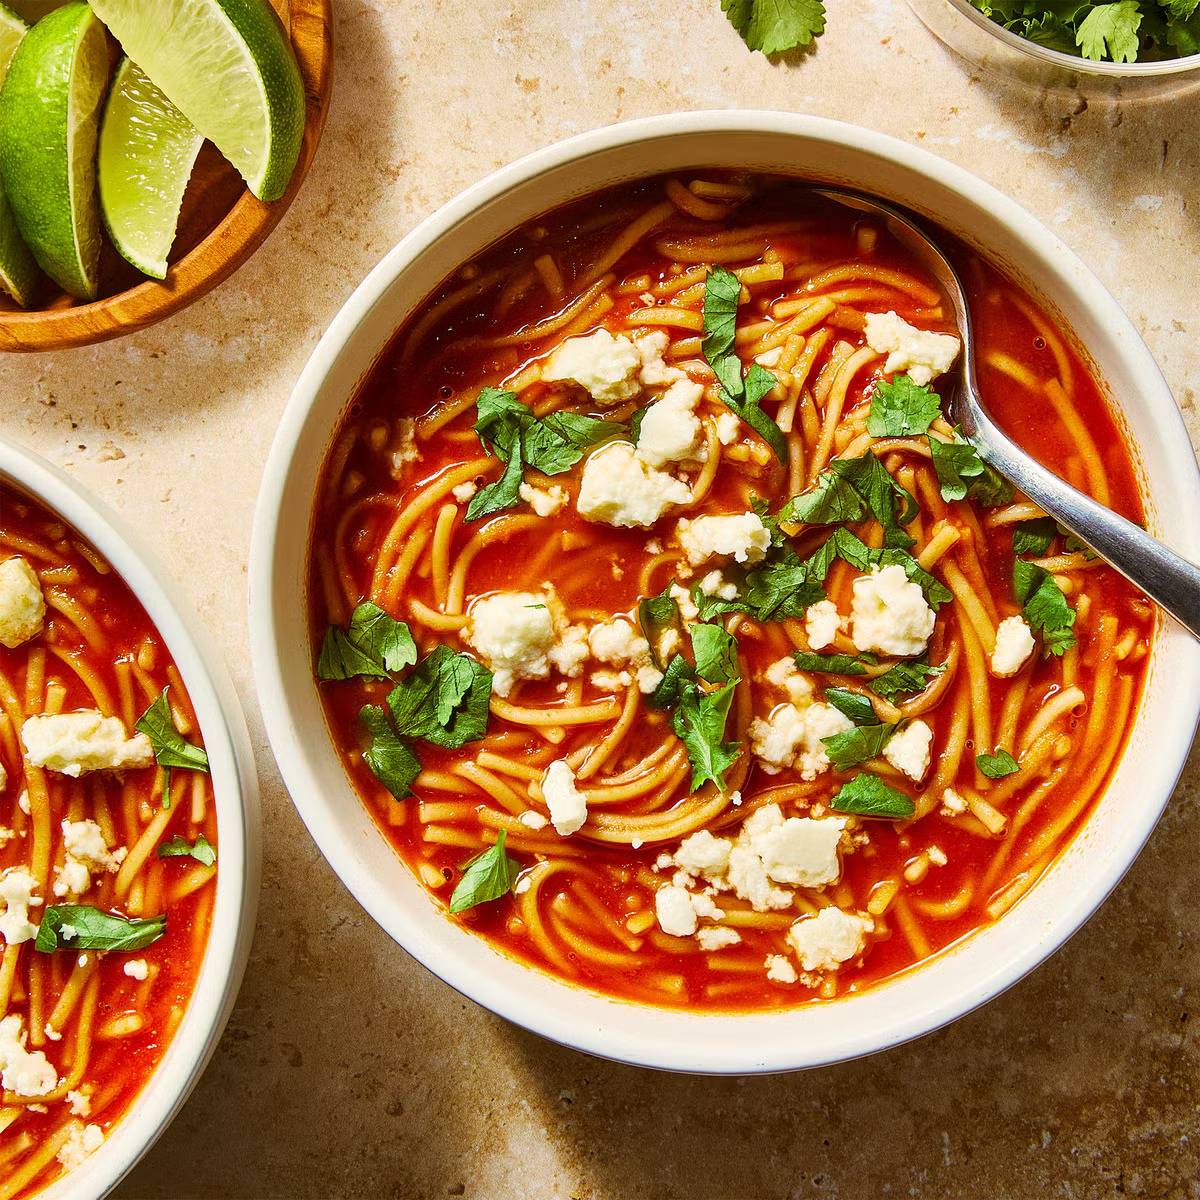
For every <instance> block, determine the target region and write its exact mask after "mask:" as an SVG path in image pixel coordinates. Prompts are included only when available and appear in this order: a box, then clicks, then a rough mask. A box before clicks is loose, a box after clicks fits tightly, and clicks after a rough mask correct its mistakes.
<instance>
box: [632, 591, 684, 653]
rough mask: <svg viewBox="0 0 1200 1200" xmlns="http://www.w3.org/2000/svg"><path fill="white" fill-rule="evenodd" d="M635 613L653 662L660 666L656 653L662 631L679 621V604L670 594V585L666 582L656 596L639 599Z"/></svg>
mask: <svg viewBox="0 0 1200 1200" xmlns="http://www.w3.org/2000/svg"><path fill="white" fill-rule="evenodd" d="M637 613H638V624H639V625H640V626H641V627H642V634H643V635H644V637H645V639H646V641H648V642H649V643H650V654H651V655H652V657H653V658H654V661H655V663H656V664H657V665H658V666H660V667H661V666H662V663H661V662H660V661H659V655H658V645H659V642H660V641H662V635H663V633H664V632H665V631H666V630H667V629H671V628H673V627H674V626H675V625H676V624H677V623H678V622H679V605H678V604H676V603H675V597H674V596H672V595H671V585H670V584H669V583H668V584H667V586H666V587H665V588H663V590H662V591H661V592H659V593H658V595H657V596H649V597H647V598H645V599H643V600H639V601H638V606H637Z"/></svg>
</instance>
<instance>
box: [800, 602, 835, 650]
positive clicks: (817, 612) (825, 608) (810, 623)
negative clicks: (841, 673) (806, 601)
mask: <svg viewBox="0 0 1200 1200" xmlns="http://www.w3.org/2000/svg"><path fill="white" fill-rule="evenodd" d="M841 627H842V616H841V613H839V612H838V610H837V605H836V604H834V602H833V601H832V600H818V601H817V602H816V604H810V605H809V606H808V608H807V609H805V611H804V634H805V636H806V637H807V638H808V645H809V648H810V649H812V650H824V649H825V647H826V646H828V645H829V644H830V643H831V642H832V641H833V639H834V638H835V637H837V634H838V630H839V629H841Z"/></svg>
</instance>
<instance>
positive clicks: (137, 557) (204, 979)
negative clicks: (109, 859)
mask: <svg viewBox="0 0 1200 1200" xmlns="http://www.w3.org/2000/svg"><path fill="white" fill-rule="evenodd" d="M0 481H3V482H6V483H10V484H12V485H14V486H15V487H17V488H18V489H20V490H23V491H25V492H27V493H28V494H30V495H32V496H33V497H35V498H36V499H38V500H40V501H41V502H42V503H43V504H45V505H46V507H47V508H49V509H52V510H53V511H54V512H55V513H57V514H58V515H59V516H60V517H62V519H63V520H64V521H65V522H66V523H67V524H68V525H71V526H72V527H73V528H75V529H76V530H78V531H79V533H81V534H82V535H83V536H84V537H85V538H86V539H87V540H88V541H89V542H91V543H92V545H93V546H95V547H96V549H97V550H99V551H100V553H101V554H102V555H103V556H104V557H105V558H106V559H107V560H108V561H109V563H111V564H112V567H113V569H114V570H115V571H116V572H117V574H118V575H120V576H121V578H122V579H124V580H125V582H126V583H127V584H128V585H129V587H130V588H131V589H132V590H133V593H134V595H136V596H137V598H138V600H139V601H140V602H141V604H142V606H143V607H144V608H145V610H146V612H147V613H148V614H149V616H150V620H151V621H152V622H153V623H154V626H155V628H156V629H157V630H158V631H159V633H160V634H161V635H162V637H163V640H164V641H165V642H166V645H167V648H168V649H169V650H170V653H171V657H172V658H173V659H174V660H175V663H176V664H177V665H178V667H179V671H180V674H181V675H182V676H183V681H184V683H185V684H186V685H187V690H188V695H189V697H190V698H191V701H192V705H193V706H194V708H195V710H196V716H197V718H198V719H199V722H200V728H201V729H202V730H203V732H204V744H205V747H206V749H207V751H208V761H209V769H210V771H211V773H212V781H213V790H214V794H215V795H216V800H217V848H218V853H219V855H220V859H219V862H218V871H217V899H216V904H215V906H214V908H213V918H212V931H211V933H210V935H209V941H208V949H207V951H206V952H205V955H204V962H203V964H202V965H201V968H200V977H199V979H198V980H197V983H196V990H195V992H194V994H193V995H192V999H191V1003H190V1004H189V1005H188V1008H187V1013H186V1015H185V1016H184V1018H183V1022H182V1024H181V1025H180V1026H179V1029H178V1031H177V1032H176V1034H175V1037H174V1038H173V1039H172V1041H171V1044H170V1046H168V1047H167V1052H166V1053H165V1054H164V1055H163V1058H162V1061H161V1062H160V1063H159V1065H158V1069H157V1070H156V1071H155V1072H154V1074H153V1075H152V1076H151V1077H150V1080H149V1082H148V1083H147V1084H146V1086H145V1088H143V1090H142V1092H141V1093H140V1095H138V1097H137V1098H136V1099H135V1100H134V1102H133V1104H132V1105H131V1106H130V1108H129V1111H128V1112H127V1113H126V1114H125V1116H124V1117H122V1118H121V1120H120V1121H119V1122H118V1123H117V1124H116V1125H115V1126H114V1127H113V1129H112V1131H111V1133H109V1135H108V1136H107V1137H106V1138H105V1140H104V1144H103V1145H102V1146H101V1147H100V1149H99V1150H97V1151H96V1153H95V1154H93V1155H91V1156H90V1157H89V1158H88V1160H87V1162H86V1163H85V1164H84V1165H83V1166H82V1167H80V1168H79V1169H78V1170H75V1171H71V1172H68V1173H67V1174H66V1175H64V1176H62V1178H60V1179H59V1180H57V1181H56V1182H55V1183H53V1184H51V1186H50V1187H48V1188H46V1189H45V1191H43V1192H40V1193H39V1200H95V1197H97V1196H103V1195H105V1194H106V1193H107V1192H109V1191H110V1190H111V1189H112V1188H114V1187H115V1186H116V1185H117V1184H118V1183H119V1182H120V1181H121V1179H122V1178H124V1176H125V1175H126V1174H127V1173H128V1172H129V1171H131V1170H132V1169H133V1167H134V1166H135V1165H136V1164H137V1162H138V1160H139V1159H140V1158H141V1157H142V1155H143V1154H145V1153H146V1151H147V1150H149V1149H150V1147H151V1146H152V1145H153V1144H154V1142H155V1141H156V1140H157V1138H158V1136H159V1135H160V1134H161V1133H162V1132H163V1131H164V1130H165V1129H166V1127H167V1126H168V1125H169V1124H170V1123H171V1120H172V1118H173V1117H174V1116H175V1114H176V1113H177V1112H178V1111H179V1110H180V1108H182V1107H183V1102H184V1101H185V1100H186V1099H187V1098H188V1095H189V1094H190V1092H191V1090H192V1088H193V1087H195V1085H196V1083H197V1081H198V1080H199V1078H200V1075H201V1074H202V1072H203V1071H204V1068H205V1066H206V1065H207V1063H208V1060H209V1058H210V1057H211V1056H212V1052H213V1050H214V1049H215V1048H216V1045H217V1041H218V1039H219V1038H220V1036H221V1031H222V1030H223V1029H224V1028H225V1022H226V1021H227V1020H228V1019H229V1014H230V1012H231V1011H232V1009H233V1002H234V1000H235V999H236V997H237V991H238V987H239V986H240V985H241V982H242V975H243V973H244V972H245V969H246V959H247V958H248V956H249V954H250V940H251V937H252V936H253V933H254V918H255V914H256V912H257V909H258V889H259V875H260V868H261V859H262V853H261V849H262V848H261V838H262V825H261V820H260V817H259V808H258V779H257V776H256V773H255V769H254V757H253V754H252V752H251V749H250V738H249V735H248V734H247V731H246V720H245V717H244V716H243V715H242V710H241V706H240V704H239V703H238V699H237V695H236V693H235V692H234V690H233V684H232V683H231V682H230V680H229V677H228V675H227V674H226V672H225V668H224V665H223V664H222V662H221V658H220V654H219V653H218V652H217V650H216V648H215V647H214V646H212V645H211V644H210V643H209V640H208V637H207V635H206V634H205V633H204V632H203V630H202V628H201V627H200V624H199V622H198V621H197V620H196V618H195V617H194V616H193V615H192V614H191V612H190V607H189V605H188V602H187V600H186V599H185V597H184V596H183V594H182V593H181V592H180V591H179V589H178V588H177V587H176V586H175V585H174V584H173V583H172V582H171V581H170V579H169V577H168V575H167V572H166V570H165V569H164V568H163V567H162V566H161V565H160V564H159V563H158V562H157V560H156V558H155V556H154V554H153V553H152V552H151V551H149V550H148V549H147V548H146V547H145V546H144V545H142V544H141V543H140V539H139V538H138V536H137V534H136V533H134V532H133V531H131V530H130V529H129V528H128V527H127V526H126V525H125V523H124V522H123V521H122V520H121V519H120V518H119V517H117V516H116V514H114V513H113V512H112V511H110V510H109V509H108V508H107V507H105V506H104V505H102V504H101V503H100V502H99V501H97V500H96V499H95V498H94V497H92V496H89V495H88V494H87V493H86V492H85V491H84V490H83V489H82V488H80V487H79V485H78V484H76V483H75V482H74V481H73V480H72V479H70V478H69V477H68V476H67V475H65V474H64V473H63V472H62V471H60V470H59V469H58V468H57V467H54V466H51V465H50V464H49V463H48V462H46V461H45V460H44V459H42V458H39V457H38V456H37V455H36V454H33V453H31V452H30V451H28V450H25V449H22V448H21V447H20V446H18V445H16V444H15V443H13V442H11V441H8V440H7V439H5V438H0Z"/></svg>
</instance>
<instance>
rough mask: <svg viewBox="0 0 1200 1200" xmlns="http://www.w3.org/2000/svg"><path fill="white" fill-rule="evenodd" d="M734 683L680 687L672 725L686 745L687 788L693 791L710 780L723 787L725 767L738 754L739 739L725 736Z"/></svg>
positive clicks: (733, 760)
mask: <svg viewBox="0 0 1200 1200" xmlns="http://www.w3.org/2000/svg"><path fill="white" fill-rule="evenodd" d="M736 686H737V683H736V681H735V682H732V683H727V684H725V686H724V687H721V688H718V689H717V690H716V691H714V692H709V691H705V690H704V689H702V688H701V687H700V686H699V685H698V684H695V683H690V684H689V683H685V684H683V685H682V686H681V687H680V689H679V703H678V705H677V706H676V708H675V712H674V714H673V715H672V718H671V725H672V728H673V729H674V730H675V733H676V734H677V736H678V737H679V740H680V741H681V742H683V744H684V746H685V748H686V749H687V753H688V759H689V760H690V761H691V764H692V784H691V788H690V790H691V791H693V792H694V791H696V789H697V788H699V787H700V786H701V785H703V784H705V783H707V782H709V781H710V780H711V781H712V782H713V783H715V784H716V786H717V787H718V788H719V789H722V790H723V789H724V787H725V771H726V770H727V769H728V768H729V767H731V766H732V765H733V763H734V762H735V761H736V759H737V757H738V755H739V754H741V749H742V748H741V746H740V745H739V743H737V742H727V741H725V740H724V737H725V724H726V719H727V718H728V716H729V706H730V704H731V703H732V702H733V693H734V689H735V688H736Z"/></svg>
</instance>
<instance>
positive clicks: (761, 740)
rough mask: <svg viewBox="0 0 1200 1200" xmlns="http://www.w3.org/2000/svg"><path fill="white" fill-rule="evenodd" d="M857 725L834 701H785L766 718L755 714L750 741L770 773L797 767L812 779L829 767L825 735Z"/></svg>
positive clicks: (751, 725) (756, 754)
mask: <svg viewBox="0 0 1200 1200" xmlns="http://www.w3.org/2000/svg"><path fill="white" fill-rule="evenodd" d="M853 727H854V723H853V722H852V721H851V720H850V719H849V718H848V717H847V716H846V715H845V714H844V713H842V712H839V711H838V710H837V709H836V708H834V707H833V706H832V705H831V704H805V705H804V706H803V707H801V706H800V705H797V704H781V705H780V706H779V707H778V708H776V709H774V710H773V711H772V712H771V713H770V714H769V715H768V716H767V717H766V719H765V720H764V719H763V718H762V717H755V719H754V720H753V721H752V722H751V723H750V745H751V748H752V749H753V751H754V755H755V757H756V758H757V759H758V761H759V764H760V765H761V766H762V769H763V770H764V771H766V773H767V774H768V775H777V774H778V773H779V772H780V771H782V770H783V769H784V768H785V767H795V769H796V770H797V771H799V772H800V777H801V778H802V779H806V780H810V779H815V778H816V777H817V776H818V775H820V774H822V773H823V772H824V771H827V770H828V769H829V756H828V754H826V753H825V747H824V745H822V743H821V739H822V738H827V737H832V736H833V735H834V734H835V733H844V732H845V731H846V730H847V729H852V728H853Z"/></svg>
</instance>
